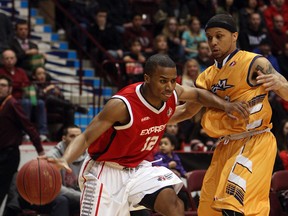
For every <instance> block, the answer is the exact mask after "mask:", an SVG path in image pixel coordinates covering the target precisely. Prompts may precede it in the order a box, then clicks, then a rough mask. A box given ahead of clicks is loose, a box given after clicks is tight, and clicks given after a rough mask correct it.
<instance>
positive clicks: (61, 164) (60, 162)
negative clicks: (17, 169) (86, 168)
mask: <svg viewBox="0 0 288 216" xmlns="http://www.w3.org/2000/svg"><path fill="white" fill-rule="evenodd" d="M39 158H42V159H46V160H47V161H48V162H50V163H53V164H54V165H55V166H56V167H57V168H58V169H65V170H66V171H67V172H68V173H71V172H72V169H71V168H70V167H69V165H68V163H67V161H66V160H65V159H64V158H52V157H47V156H41V157H39Z"/></svg>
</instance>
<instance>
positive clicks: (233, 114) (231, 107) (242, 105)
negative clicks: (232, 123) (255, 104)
mask: <svg viewBox="0 0 288 216" xmlns="http://www.w3.org/2000/svg"><path fill="white" fill-rule="evenodd" d="M225 112H226V113H227V115H228V116H229V117H230V118H232V119H234V120H238V117H237V116H239V115H240V116H241V117H242V118H243V119H245V120H247V119H248V118H249V115H250V111H249V104H248V103H247V102H244V101H241V102H239V101H235V102H228V103H226V106H225ZM237 114H238V115H237Z"/></svg>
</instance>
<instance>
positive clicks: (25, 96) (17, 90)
mask: <svg viewBox="0 0 288 216" xmlns="http://www.w3.org/2000/svg"><path fill="white" fill-rule="evenodd" d="M16 62H17V58H16V55H15V53H14V51H12V50H5V51H4V52H3V53H2V64H3V68H0V74H6V75H7V76H9V77H10V78H11V79H12V80H13V91H12V95H13V97H15V99H16V100H18V101H19V102H20V103H21V105H22V107H23V109H24V112H25V113H26V115H27V116H28V117H29V119H30V120H32V119H33V118H35V121H36V125H37V129H38V131H39V133H40V137H41V141H47V140H48V138H47V135H48V128H47V113H46V109H45V102H44V101H43V100H41V99H39V100H37V99H36V92H35V89H34V88H32V87H31V83H30V80H29V79H28V77H27V75H26V73H25V72H24V70H23V69H22V68H18V67H15V65H16ZM25 89H26V92H25ZM32 109H36V112H32ZM32 113H35V116H32ZM25 139H28V136H25Z"/></svg>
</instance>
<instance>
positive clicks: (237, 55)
mask: <svg viewBox="0 0 288 216" xmlns="http://www.w3.org/2000/svg"><path fill="white" fill-rule="evenodd" d="M205 31H206V36H207V38H208V43H209V47H210V49H211V52H212V55H213V57H214V59H215V64H214V65H212V66H211V67H209V68H207V69H206V70H205V71H204V72H203V73H201V74H200V75H199V77H198V79H197V80H196V86H197V87H199V88H203V89H208V90H210V91H211V92H213V93H214V94H216V95H218V96H219V97H221V98H224V99H226V100H228V101H246V102H248V104H249V110H250V116H249V119H245V120H244V119H243V118H240V117H238V118H237V115H235V116H234V118H231V117H229V116H227V115H226V114H225V113H224V112H222V111H220V110H216V109H213V108H207V110H206V113H205V114H204V116H203V118H202V126H203V128H204V129H205V131H206V132H207V134H208V135H209V136H211V137H215V138H219V142H218V144H217V146H216V148H215V152H214V154H213V158H212V161H211V165H210V167H209V169H208V170H207V174H206V176H205V178H204V182H203V187H202V190H201V195H200V204H199V208H198V215H199V216H222V215H224V216H232V215H233V216H244V215H245V216H256V215H257V216H268V215H269V210H270V207H269V189H270V181H271V176H272V170H273V165H274V161H275V156H276V149H277V148H276V140H275V137H274V136H273V134H272V133H271V132H270V129H271V128H272V125H271V123H270V120H271V115H272V111H271V107H270V104H269V102H268V91H267V90H275V93H276V94H278V95H279V96H282V97H283V98H284V99H288V87H287V86H288V85H287V81H286V80H285V78H284V77H282V76H281V75H280V74H279V73H278V72H277V71H275V69H274V68H273V67H272V65H271V64H270V62H269V61H268V60H267V59H266V58H264V57H262V56H259V55H256V54H254V53H250V52H246V51H241V50H238V49H237V46H236V42H237V37H238V32H237V29H236V25H235V23H234V21H233V19H232V17H231V16H230V15H226V14H219V15H216V16H214V17H212V18H211V19H210V20H209V21H208V22H207V25H206V27H205ZM283 79H284V80H283ZM282 82H283V83H286V84H285V85H286V88H282V89H281V88H278V87H277V85H279V86H283V85H284V84H283V85H282V84H280V83H282ZM262 84H263V85H262ZM285 97H286V98H285ZM200 106H201V105H199V104H192V103H186V104H184V105H181V106H179V107H178V108H177V111H176V113H175V114H174V116H173V118H172V119H171V122H178V121H181V120H184V119H187V118H190V117H191V116H193V115H194V114H195V113H197V112H198V110H199V109H200V108H201V107H200Z"/></svg>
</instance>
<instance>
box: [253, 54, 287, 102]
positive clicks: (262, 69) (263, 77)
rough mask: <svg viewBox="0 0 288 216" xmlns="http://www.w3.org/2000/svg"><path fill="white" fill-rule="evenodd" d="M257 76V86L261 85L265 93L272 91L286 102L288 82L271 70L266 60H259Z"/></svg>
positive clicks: (271, 67)
mask: <svg viewBox="0 0 288 216" xmlns="http://www.w3.org/2000/svg"><path fill="white" fill-rule="evenodd" d="M256 63H257V62H256ZM257 74H258V76H257V78H256V80H257V84H261V85H263V86H264V87H265V90H266V91H274V92H275V93H276V94H277V95H279V96H280V97H281V98H283V99H284V100H286V101H288V82H287V80H286V79H285V77H284V76H282V75H281V74H280V73H278V72H277V71H276V70H275V69H274V68H273V66H272V65H271V63H270V62H269V61H268V60H267V59H265V58H261V61H258V70H257Z"/></svg>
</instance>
